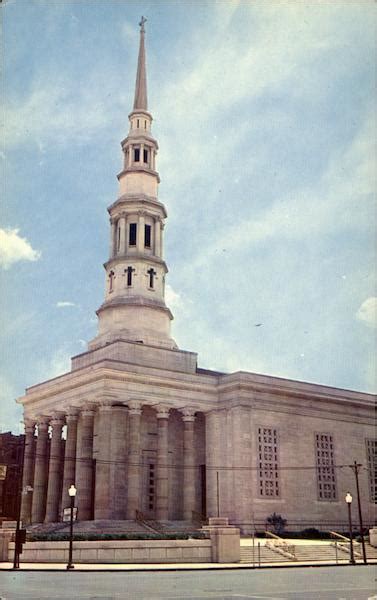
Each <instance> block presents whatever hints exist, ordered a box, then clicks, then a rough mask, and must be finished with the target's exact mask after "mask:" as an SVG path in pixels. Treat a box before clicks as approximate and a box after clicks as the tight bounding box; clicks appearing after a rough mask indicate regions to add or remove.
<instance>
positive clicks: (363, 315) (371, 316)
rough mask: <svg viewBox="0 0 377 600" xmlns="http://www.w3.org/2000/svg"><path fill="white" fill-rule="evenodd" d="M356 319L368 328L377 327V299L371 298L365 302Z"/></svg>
mask: <svg viewBox="0 0 377 600" xmlns="http://www.w3.org/2000/svg"><path fill="white" fill-rule="evenodd" d="M356 318H357V319H358V320H359V321H362V322H363V323H365V325H368V327H377V297H375V296H371V297H370V298H367V299H366V300H364V302H363V303H362V304H361V306H360V308H359V310H358V311H357V313H356Z"/></svg>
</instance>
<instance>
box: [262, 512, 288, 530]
mask: <svg viewBox="0 0 377 600" xmlns="http://www.w3.org/2000/svg"><path fill="white" fill-rule="evenodd" d="M267 523H268V525H272V527H273V528H274V533H276V534H278V535H279V534H280V533H283V531H284V529H285V526H286V524H287V519H283V517H282V516H281V515H277V514H276V513H275V512H274V513H272V515H270V516H269V517H267Z"/></svg>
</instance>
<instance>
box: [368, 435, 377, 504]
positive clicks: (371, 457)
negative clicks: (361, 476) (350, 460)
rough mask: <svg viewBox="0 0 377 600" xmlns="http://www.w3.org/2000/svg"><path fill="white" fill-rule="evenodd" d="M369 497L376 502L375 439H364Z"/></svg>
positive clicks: (376, 451)
mask: <svg viewBox="0 0 377 600" xmlns="http://www.w3.org/2000/svg"><path fill="white" fill-rule="evenodd" d="M366 446H367V463H368V480H369V497H370V501H371V502H374V504H377V440H366Z"/></svg>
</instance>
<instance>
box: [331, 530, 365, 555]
mask: <svg viewBox="0 0 377 600" xmlns="http://www.w3.org/2000/svg"><path fill="white" fill-rule="evenodd" d="M330 535H331V536H333V537H336V538H339V539H340V540H341V541H340V542H338V548H339V550H342V551H343V552H347V553H348V552H351V548H350V546H351V539H350V538H348V537H346V536H345V535H341V534H340V533H337V532H336V531H330ZM336 543H337V542H334V543H333V544H332V545H335V544H336ZM352 544H353V546H355V548H354V554H355V556H359V557H361V556H362V554H361V552H359V550H356V548H358V547H359V546H360V545H361V544H360V542H358V541H357V540H354V539H352Z"/></svg>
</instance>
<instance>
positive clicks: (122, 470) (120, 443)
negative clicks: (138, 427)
mask: <svg viewBox="0 0 377 600" xmlns="http://www.w3.org/2000/svg"><path fill="white" fill-rule="evenodd" d="M126 431H127V408H126V407H125V406H119V405H118V406H113V409H112V412H111V440H110V456H111V464H110V490H111V498H110V507H111V508H110V511H111V512H110V518H111V519H125V518H126V505H127V477H126V447H127V437H126Z"/></svg>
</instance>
